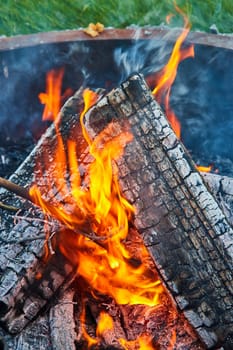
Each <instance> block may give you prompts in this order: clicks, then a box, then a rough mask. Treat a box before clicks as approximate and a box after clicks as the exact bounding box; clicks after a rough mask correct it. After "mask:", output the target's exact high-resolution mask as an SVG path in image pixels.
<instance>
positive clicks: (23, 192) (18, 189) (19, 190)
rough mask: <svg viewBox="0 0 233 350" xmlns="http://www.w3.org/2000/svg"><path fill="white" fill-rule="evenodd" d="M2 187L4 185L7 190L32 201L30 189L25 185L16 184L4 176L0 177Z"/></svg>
mask: <svg viewBox="0 0 233 350" xmlns="http://www.w3.org/2000/svg"><path fill="white" fill-rule="evenodd" d="M0 187H3V188H5V189H6V190H8V191H10V192H13V193H15V194H16V195H17V196H19V197H22V198H24V199H27V200H29V201H31V202H32V198H31V196H30V194H29V191H28V189H27V188H25V187H23V186H19V185H16V184H15V183H14V182H11V181H9V180H7V179H4V178H3V177H0Z"/></svg>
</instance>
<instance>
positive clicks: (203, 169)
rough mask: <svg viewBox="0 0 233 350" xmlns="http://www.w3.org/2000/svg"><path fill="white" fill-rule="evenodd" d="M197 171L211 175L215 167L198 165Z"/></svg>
mask: <svg viewBox="0 0 233 350" xmlns="http://www.w3.org/2000/svg"><path fill="white" fill-rule="evenodd" d="M196 169H197V170H198V171H200V172H203V173H209V172H211V170H212V169H213V165H208V166H203V165H196Z"/></svg>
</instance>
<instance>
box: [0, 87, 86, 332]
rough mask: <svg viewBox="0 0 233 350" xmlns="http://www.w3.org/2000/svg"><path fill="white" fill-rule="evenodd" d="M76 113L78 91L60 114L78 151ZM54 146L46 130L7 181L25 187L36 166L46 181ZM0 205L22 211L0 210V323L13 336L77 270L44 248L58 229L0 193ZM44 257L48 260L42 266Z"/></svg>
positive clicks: (80, 142)
mask: <svg viewBox="0 0 233 350" xmlns="http://www.w3.org/2000/svg"><path fill="white" fill-rule="evenodd" d="M81 108H82V90H80V91H78V92H77V93H76V94H75V95H74V96H73V97H72V98H71V99H70V100H69V101H68V102H67V103H66V105H65V106H64V108H63V109H62V111H61V120H62V122H61V127H60V129H61V132H62V134H63V136H64V138H66V137H67V136H68V135H69V134H70V132H71V130H74V129H75V126H78V130H79V132H76V133H75V135H76V138H77V139H78V138H79V137H80V140H78V145H79V147H82V145H83V137H81V131H80V127H79V112H80V109H81ZM56 143H57V138H56V133H55V128H54V125H51V127H50V128H49V129H48V130H47V132H46V133H45V135H44V136H43V137H42V138H41V140H40V141H39V142H38V144H37V146H36V147H35V148H34V150H33V151H32V153H31V154H30V155H29V156H28V157H27V158H26V160H25V161H24V163H23V164H22V165H21V166H20V168H19V169H18V170H17V171H16V172H15V173H14V174H13V175H12V177H11V178H10V180H11V181H12V182H15V183H16V184H19V185H21V186H25V187H28V186H30V185H31V183H32V181H33V173H34V171H37V170H35V166H36V164H37V163H38V164H41V166H42V171H43V174H44V178H46V176H47V174H48V173H49V172H50V171H51V172H52V169H53V162H54V150H55V147H56ZM84 147H86V145H84ZM45 161H46V164H45V163H44V162H45ZM43 166H46V169H43ZM39 170H40V171H41V169H39ZM45 192H46V191H45ZM46 194H47V195H48V196H49V194H48V193H47V192H46ZM51 196H54V193H52V194H51ZM0 200H1V201H3V202H7V203H8V204H12V205H14V206H18V208H21V209H20V210H19V212H18V213H17V215H16V216H15V215H14V214H13V215H12V214H9V212H7V211H4V210H1V209H0V211H1V228H0V242H1V244H0V317H1V319H0V320H1V322H2V324H3V325H4V327H6V329H7V330H8V331H9V332H11V333H18V332H20V331H21V330H22V329H23V328H24V327H25V326H26V325H27V324H28V323H29V322H31V321H32V320H33V319H34V318H35V317H36V316H37V315H38V313H39V312H40V310H41V309H42V308H44V307H45V306H46V304H47V303H48V302H49V301H51V300H52V299H53V296H54V294H56V293H57V292H58V290H59V289H60V288H61V287H62V286H64V285H69V284H70V283H71V281H72V280H73V276H74V275H75V269H76V268H75V266H73V265H72V263H71V262H69V261H68V260H67V259H66V258H65V257H64V256H63V255H62V254H61V253H60V252H59V251H58V250H56V249H55V251H53V248H52V250H51V251H49V250H48V244H49V245H50V246H51V247H52V245H53V242H55V241H56V233H57V232H58V231H59V223H57V222H55V221H54V220H53V219H52V218H46V217H45V216H44V214H43V213H42V212H41V210H40V209H39V208H37V207H35V206H33V205H32V203H29V202H27V201H25V200H22V199H21V198H18V197H16V196H15V195H14V194H11V193H9V192H8V191H6V190H2V189H0ZM16 217H17V219H16ZM46 227H47V229H46ZM46 232H49V233H46ZM51 234H54V237H55V238H54V239H50V237H49V235H51ZM54 246H56V244H54ZM46 248H47V249H46ZM45 253H46V254H47V255H48V257H47V258H46V261H45ZM51 253H54V254H53V255H51ZM48 259H49V261H48Z"/></svg>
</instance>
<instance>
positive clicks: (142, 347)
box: [119, 335, 155, 350]
mask: <svg viewBox="0 0 233 350" xmlns="http://www.w3.org/2000/svg"><path fill="white" fill-rule="evenodd" d="M119 343H120V344H121V346H122V347H123V349H125V350H134V349H139V350H155V347H154V346H153V344H152V340H151V339H150V337H149V336H147V335H141V336H139V337H138V339H137V340H131V341H127V340H125V339H123V338H120V339H119Z"/></svg>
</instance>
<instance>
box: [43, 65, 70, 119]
mask: <svg viewBox="0 0 233 350" xmlns="http://www.w3.org/2000/svg"><path fill="white" fill-rule="evenodd" d="M63 76H64V68H59V69H52V70H51V71H49V72H48V74H47V75H46V92H41V93H40V94H39V95H38V97H39V100H40V102H41V103H42V104H44V105H45V108H44V112H43V115H42V120H44V121H45V120H50V121H54V120H55V119H56V117H57V116H58V114H59V111H60V109H61V106H62V103H63V101H64V99H66V98H67V97H69V96H71V94H72V90H71V89H67V90H66V91H65V93H64V95H63V96H62V94H61V90H62V80H63Z"/></svg>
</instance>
